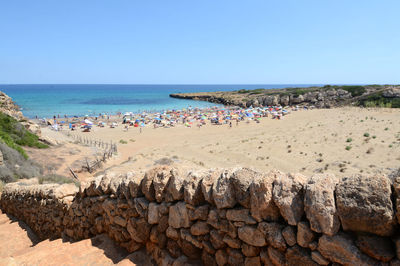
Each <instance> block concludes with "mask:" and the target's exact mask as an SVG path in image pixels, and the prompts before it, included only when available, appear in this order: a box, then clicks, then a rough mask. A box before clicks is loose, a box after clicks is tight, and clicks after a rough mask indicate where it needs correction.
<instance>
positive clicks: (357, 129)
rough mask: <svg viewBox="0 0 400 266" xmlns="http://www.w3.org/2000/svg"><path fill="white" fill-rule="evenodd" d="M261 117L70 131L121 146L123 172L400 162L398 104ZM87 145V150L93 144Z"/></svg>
mask: <svg viewBox="0 0 400 266" xmlns="http://www.w3.org/2000/svg"><path fill="white" fill-rule="evenodd" d="M260 121H261V122H260V123H255V122H253V121H252V122H251V123H246V122H240V123H239V125H236V123H233V126H232V128H230V127H229V125H210V123H207V124H206V125H205V126H203V127H201V128H200V129H199V128H197V127H195V126H193V127H191V128H188V127H184V126H182V125H180V126H176V127H173V128H156V129H154V128H152V127H145V128H143V129H142V133H140V131H139V128H134V127H130V128H129V130H128V131H125V129H124V126H123V125H122V124H119V126H118V127H117V128H109V127H104V128H100V127H96V126H95V127H93V129H92V131H91V132H81V131H79V130H78V131H72V132H71V134H75V135H76V136H82V137H84V138H88V139H96V140H103V141H105V142H110V141H113V142H116V143H118V154H117V155H116V156H115V157H114V158H113V159H111V160H109V161H108V162H107V163H106V165H105V167H104V168H112V169H113V171H117V172H118V171H120V172H126V171H127V170H129V171H144V170H145V169H148V168H149V167H151V166H153V165H154V164H157V163H158V164H160V163H165V162H167V163H175V164H176V165H179V167H184V168H188V169H196V168H215V167H221V166H224V167H235V166H246V167H252V168H255V169H258V170H262V171H267V170H270V169H279V170H282V171H285V172H301V173H303V174H306V175H312V174H314V173H322V172H324V173H334V174H336V175H337V176H346V175H351V174H357V173H362V172H364V173H367V174H372V173H385V174H389V173H390V172H391V171H392V170H393V169H394V168H396V167H398V165H399V162H400V110H397V109H365V108H356V107H344V108H336V109H315V110H308V111H305V110H300V111H296V112H293V113H292V114H290V115H288V116H285V117H284V119H282V120H276V119H274V120H273V119H271V118H270V117H264V118H261V119H260ZM45 132H46V131H45ZM51 132H52V133H51V134H52V137H53V138H57V136H60V138H65V135H64V134H65V132H64V134H63V133H60V132H54V131H51ZM67 145H77V144H67ZM65 147H67V149H68V148H70V149H72V146H64V150H62V151H61V150H57V148H56V149H55V151H56V153H57V152H60V153H63V154H66V153H67V152H66V151H65ZM58 149H59V148H58ZM81 150H82V152H86V153H87V152H88V148H82V149H81ZM67 154H68V153H67ZM53 155H54V153H53ZM70 156H71V155H68V156H65V157H67V158H70ZM66 160H67V161H68V159H66ZM69 161H71V159H69ZM70 163H72V162H70ZM67 164H68V162H67V163H66V165H67ZM104 168H103V169H104ZM64 172H65V171H64ZM83 176H85V179H86V178H88V177H89V176H87V175H86V174H85V175H83Z"/></svg>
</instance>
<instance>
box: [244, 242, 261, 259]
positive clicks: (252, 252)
mask: <svg viewBox="0 0 400 266" xmlns="http://www.w3.org/2000/svg"><path fill="white" fill-rule="evenodd" d="M242 253H243V255H245V256H246V257H256V256H258V255H259V254H260V248H259V247H255V246H250V245H247V244H246V243H242Z"/></svg>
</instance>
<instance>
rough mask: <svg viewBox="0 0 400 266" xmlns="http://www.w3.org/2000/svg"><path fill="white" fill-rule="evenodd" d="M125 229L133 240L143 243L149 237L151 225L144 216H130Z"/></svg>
mask: <svg viewBox="0 0 400 266" xmlns="http://www.w3.org/2000/svg"><path fill="white" fill-rule="evenodd" d="M126 229H127V230H128V232H129V235H130V236H131V237H132V239H133V240H135V241H136V242H138V243H145V242H146V240H147V239H148V238H149V235H150V230H151V225H149V224H148V223H147V221H146V220H145V219H144V218H141V219H135V218H131V219H129V221H128V224H127V227H126Z"/></svg>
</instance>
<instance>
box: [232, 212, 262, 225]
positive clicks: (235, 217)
mask: <svg viewBox="0 0 400 266" xmlns="http://www.w3.org/2000/svg"><path fill="white" fill-rule="evenodd" d="M226 219H228V220H229V221H232V222H244V223H246V224H256V223H257V222H256V221H255V220H254V219H253V218H252V217H251V216H250V215H249V210H248V209H229V210H227V211H226Z"/></svg>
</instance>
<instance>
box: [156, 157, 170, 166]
mask: <svg viewBox="0 0 400 266" xmlns="http://www.w3.org/2000/svg"><path fill="white" fill-rule="evenodd" d="M173 163H174V161H173V160H172V159H170V158H167V157H164V158H161V159H159V160H156V161H155V162H154V164H159V165H171V164H173Z"/></svg>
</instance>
